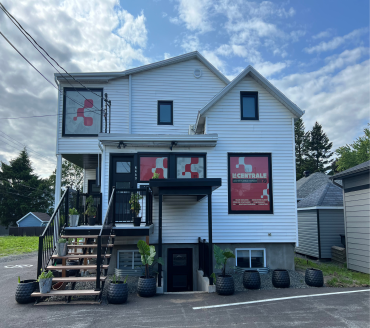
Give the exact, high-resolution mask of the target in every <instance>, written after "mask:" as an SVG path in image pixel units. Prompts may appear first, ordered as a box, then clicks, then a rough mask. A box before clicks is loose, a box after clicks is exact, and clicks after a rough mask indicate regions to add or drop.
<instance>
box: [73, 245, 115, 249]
mask: <svg viewBox="0 0 370 328" xmlns="http://www.w3.org/2000/svg"><path fill="white" fill-rule="evenodd" d="M113 246H114V245H113V244H108V245H101V247H113ZM67 247H68V248H97V247H98V245H96V244H91V245H67Z"/></svg>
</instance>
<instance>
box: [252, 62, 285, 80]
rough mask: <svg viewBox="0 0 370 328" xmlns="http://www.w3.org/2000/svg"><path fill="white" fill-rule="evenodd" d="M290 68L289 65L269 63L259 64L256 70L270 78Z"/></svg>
mask: <svg viewBox="0 0 370 328" xmlns="http://www.w3.org/2000/svg"><path fill="white" fill-rule="evenodd" d="M287 66H288V63H286V62H285V63H282V62H280V63H271V62H269V61H266V62H261V63H258V64H256V65H255V66H254V68H255V69H256V70H257V71H258V72H259V73H260V74H262V75H263V76H264V77H270V76H272V75H274V74H275V73H278V72H280V71H282V70H283V69H284V68H286V67H287Z"/></svg>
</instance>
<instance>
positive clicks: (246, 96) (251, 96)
mask: <svg viewBox="0 0 370 328" xmlns="http://www.w3.org/2000/svg"><path fill="white" fill-rule="evenodd" d="M240 117H241V119H242V120H258V119H259V114H258V92H251V91H242V92H240Z"/></svg>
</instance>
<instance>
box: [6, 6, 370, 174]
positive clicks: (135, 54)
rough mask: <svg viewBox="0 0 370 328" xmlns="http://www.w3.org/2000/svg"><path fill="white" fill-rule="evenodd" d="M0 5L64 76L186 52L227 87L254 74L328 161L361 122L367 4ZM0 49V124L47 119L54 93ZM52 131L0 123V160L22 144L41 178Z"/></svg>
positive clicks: (50, 156)
mask: <svg viewBox="0 0 370 328" xmlns="http://www.w3.org/2000/svg"><path fill="white" fill-rule="evenodd" d="M2 2H3V4H4V5H5V7H6V8H7V9H8V10H9V11H10V12H11V13H12V14H13V15H14V16H15V17H16V18H17V19H18V20H19V21H20V23H21V24H22V25H23V26H24V27H25V28H26V29H27V30H28V31H29V32H30V33H31V35H32V36H34V37H35V38H36V40H38V41H39V42H40V44H41V45H42V46H43V47H44V48H45V49H47V50H48V52H49V53H50V54H51V55H52V56H53V57H54V58H56V59H57V60H58V62H59V63H60V64H61V65H62V66H63V67H65V68H66V69H67V70H68V71H69V72H91V71H122V70H125V69H128V68H131V67H135V66H140V65H144V64H148V63H151V62H155V61H158V60H163V59H165V58H169V57H174V56H177V55H180V54H183V53H186V52H189V51H194V50H198V51H199V52H200V53H202V55H203V56H204V57H206V58H207V59H208V60H209V61H210V62H211V63H212V64H213V65H214V66H216V67H217V68H218V69H219V70H220V71H221V72H222V73H223V74H225V75H226V76H227V77H228V78H229V79H230V80H231V79H233V78H234V77H235V76H236V75H237V74H238V73H239V72H240V71H241V70H242V69H244V68H245V67H247V66H248V65H252V66H254V67H255V68H256V69H257V70H258V71H259V72H260V73H261V74H262V75H264V76H265V77H266V78H267V79H268V80H270V81H271V82H272V83H273V84H274V85H275V86H276V87H277V88H279V89H280V90H281V91H282V92H283V93H284V94H286V95H287V96H288V97H289V98H290V99H291V100H292V101H294V102H295V103H296V104H297V105H298V106H299V107H300V108H301V109H303V110H305V111H306V113H305V115H304V116H303V120H304V122H305V125H306V129H310V128H311V127H312V126H313V124H314V123H315V121H318V122H319V123H320V124H322V126H323V129H324V131H325V132H326V133H327V134H328V136H329V138H330V140H331V141H333V143H334V146H333V150H334V149H336V148H338V147H339V146H342V145H344V144H346V143H351V142H352V141H353V140H354V139H355V138H356V137H358V136H360V135H362V133H363V132H362V131H363V129H364V128H365V127H366V126H367V123H368V122H369V120H370V118H369V90H370V81H369V76H370V74H369V73H370V70H369V68H370V63H369V2H368V1H367V0H356V1H353V0H352V1H347V0H340V1H332V0H324V1H317V0H306V1H246V0H146V1H139V0H136V1H120V2H119V0H105V1H100V0H89V1H79V0H58V1H49V0H37V1H36V0H24V1H22V2H15V1H11V0H4V1H2ZM0 29H1V30H2V32H3V33H4V34H5V35H6V36H7V37H8V38H9V40H10V41H11V42H12V43H13V44H14V45H15V46H16V47H17V48H18V49H19V50H20V51H22V53H23V54H25V55H26V56H27V58H28V59H29V60H30V61H31V62H32V63H33V64H34V65H35V66H36V67H38V68H39V69H40V70H41V71H42V72H43V73H44V74H45V75H46V76H47V77H48V78H50V79H52V80H53V73H54V72H55V71H54V70H53V69H52V68H51V67H50V65H49V64H48V63H46V62H45V61H44V59H43V58H42V57H41V56H40V54H39V53H37V52H36V51H35V49H33V48H32V46H31V45H29V44H27V42H26V41H25V39H24V37H23V36H22V35H21V34H20V32H19V31H18V30H17V29H16V28H15V26H14V25H13V24H12V23H11V22H10V21H9V20H8V19H7V18H6V17H5V16H4V14H3V13H2V12H0ZM0 46H1V52H0V70H1V74H0V101H1V106H0V117H9V113H11V114H12V116H14V117H15V116H29V115H46V114H50V113H55V112H56V97H57V93H56V90H55V89H53V88H52V87H51V86H50V85H48V84H47V83H46V82H45V80H43V79H42V78H41V77H40V76H39V75H37V73H35V71H34V70H33V69H32V68H30V67H29V65H28V64H26V63H25V62H24V61H23V59H22V58H20V57H19V55H18V54H17V53H15V51H14V50H13V49H12V48H11V47H9V45H8V44H6V43H5V41H4V40H2V39H1V40H0ZM30 127H32V128H30ZM55 128H56V119H55V117H45V118H42V119H39V120H37V121H36V120H32V119H31V120H26V119H24V120H13V121H10V120H9V121H6V120H1V121H0V141H2V143H0V160H3V161H9V160H10V159H11V158H14V157H15V156H16V155H17V153H18V152H19V149H20V148H22V147H21V145H24V144H26V145H27V146H28V147H30V149H33V150H34V151H36V152H37V153H38V154H39V155H40V156H33V157H32V161H33V164H34V166H35V168H36V170H37V172H38V173H40V174H41V175H42V176H47V175H49V174H50V173H51V172H52V170H53V169H54V168H55ZM25 131H27V133H25ZM4 133H6V135H7V136H8V139H6V138H5V137H4ZM9 139H11V140H13V142H12V141H10V140H9ZM14 140H15V141H17V142H18V144H17V143H14ZM33 154H34V155H36V153H33ZM43 158H46V160H44V159H43Z"/></svg>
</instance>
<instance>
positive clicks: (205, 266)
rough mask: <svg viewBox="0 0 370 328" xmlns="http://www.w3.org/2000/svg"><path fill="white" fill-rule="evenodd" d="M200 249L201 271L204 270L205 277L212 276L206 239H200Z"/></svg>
mask: <svg viewBox="0 0 370 328" xmlns="http://www.w3.org/2000/svg"><path fill="white" fill-rule="evenodd" d="M198 247H199V270H202V271H203V273H204V275H203V276H204V277H208V278H209V276H210V274H211V273H210V272H209V244H208V243H207V242H206V240H205V239H201V238H200V237H199V238H198Z"/></svg>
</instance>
